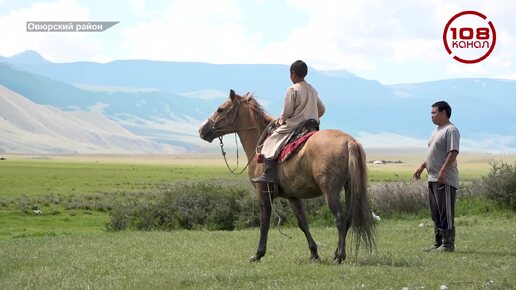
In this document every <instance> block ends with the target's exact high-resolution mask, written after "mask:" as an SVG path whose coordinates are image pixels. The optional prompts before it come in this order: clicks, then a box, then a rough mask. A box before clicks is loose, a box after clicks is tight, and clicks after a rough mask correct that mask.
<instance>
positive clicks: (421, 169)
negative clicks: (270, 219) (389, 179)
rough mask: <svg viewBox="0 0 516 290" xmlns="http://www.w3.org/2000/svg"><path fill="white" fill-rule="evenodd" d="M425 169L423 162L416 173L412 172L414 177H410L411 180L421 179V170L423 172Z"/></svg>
mask: <svg viewBox="0 0 516 290" xmlns="http://www.w3.org/2000/svg"><path fill="white" fill-rule="evenodd" d="M425 168H426V161H425V162H423V163H422V164H421V165H420V166H419V168H418V169H416V172H414V175H412V178H415V179H421V173H422V172H423V170H425Z"/></svg>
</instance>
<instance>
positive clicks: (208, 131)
mask: <svg viewBox="0 0 516 290" xmlns="http://www.w3.org/2000/svg"><path fill="white" fill-rule="evenodd" d="M199 136H200V137H201V139H203V140H205V141H208V142H210V143H211V142H212V141H213V139H215V137H216V136H215V126H214V125H213V122H210V120H207V121H206V122H204V124H202V126H201V128H199Z"/></svg>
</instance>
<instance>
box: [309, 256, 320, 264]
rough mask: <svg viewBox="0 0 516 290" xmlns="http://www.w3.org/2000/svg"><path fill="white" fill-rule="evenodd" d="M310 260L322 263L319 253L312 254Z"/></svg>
mask: <svg viewBox="0 0 516 290" xmlns="http://www.w3.org/2000/svg"><path fill="white" fill-rule="evenodd" d="M310 262H314V263H320V262H321V258H320V257H319V255H312V256H310Z"/></svg>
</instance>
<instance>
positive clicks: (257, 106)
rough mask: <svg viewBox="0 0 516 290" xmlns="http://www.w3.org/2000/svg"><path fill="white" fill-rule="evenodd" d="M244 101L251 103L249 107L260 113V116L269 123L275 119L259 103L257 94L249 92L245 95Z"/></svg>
mask: <svg viewBox="0 0 516 290" xmlns="http://www.w3.org/2000/svg"><path fill="white" fill-rule="evenodd" d="M244 101H245V102H246V103H247V104H248V105H249V108H250V109H251V110H253V111H255V112H256V113H258V115H259V116H262V117H263V119H264V121H265V122H266V123H267V124H269V123H270V122H272V121H273V120H274V118H273V117H272V116H271V115H269V114H268V113H267V112H266V111H265V109H264V108H263V107H262V105H260V104H259V103H258V101H257V100H256V98H255V95H254V94H252V93H247V94H246V95H245V97H244Z"/></svg>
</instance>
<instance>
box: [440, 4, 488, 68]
mask: <svg viewBox="0 0 516 290" xmlns="http://www.w3.org/2000/svg"><path fill="white" fill-rule="evenodd" d="M443 42H444V48H446V51H447V52H448V54H450V55H451V56H453V58H454V59H455V60H457V61H460V62H462V63H477V62H481V61H483V60H484V59H486V58H487V57H488V56H489V55H490V54H491V52H493V49H494V47H495V44H496V30H495V28H494V25H493V23H492V22H491V21H488V20H487V17H486V16H485V15H484V14H482V13H480V12H477V11H463V12H460V13H457V14H456V15H455V16H453V17H452V18H450V20H449V21H448V23H446V26H445V27H444V32H443Z"/></svg>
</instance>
